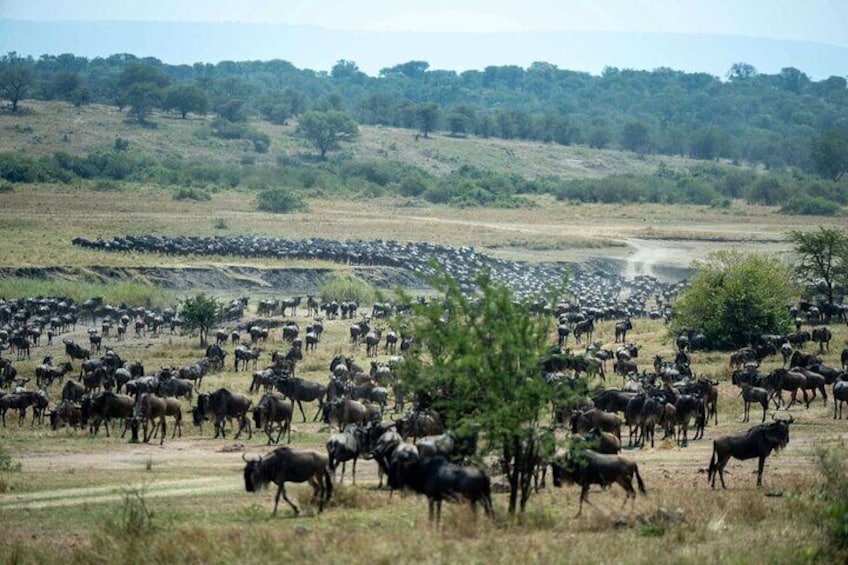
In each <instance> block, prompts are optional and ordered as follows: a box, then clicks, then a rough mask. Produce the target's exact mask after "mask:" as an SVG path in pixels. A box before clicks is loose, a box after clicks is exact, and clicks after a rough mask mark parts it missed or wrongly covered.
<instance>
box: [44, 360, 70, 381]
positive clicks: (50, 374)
mask: <svg viewBox="0 0 848 565" xmlns="http://www.w3.org/2000/svg"><path fill="white" fill-rule="evenodd" d="M73 370H74V367H73V365H71V363H70V361H66V362H65V363H61V364H60V365H59V366H58V367H52V366H50V365H47V364H41V365H39V366H37V367H36V368H35V383H36V386H39V387H40V386H42V385H44V386H50V385H52V384H53V381H55V380H56V379H60V380H61V379H62V377H64V376H65V375H67V374H68V373H70V372H71V371H73Z"/></svg>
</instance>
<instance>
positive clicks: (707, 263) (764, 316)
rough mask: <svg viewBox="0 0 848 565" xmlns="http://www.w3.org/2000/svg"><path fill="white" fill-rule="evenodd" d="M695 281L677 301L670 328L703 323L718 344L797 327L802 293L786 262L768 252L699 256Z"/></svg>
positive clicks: (744, 341) (737, 342)
mask: <svg viewBox="0 0 848 565" xmlns="http://www.w3.org/2000/svg"><path fill="white" fill-rule="evenodd" d="M693 267H694V268H695V269H696V270H697V272H696V274H695V276H694V277H693V278H692V282H691V285H690V286H689V288H688V289H686V290H685V291H684V292H683V293H682V294H681V295H680V296H679V297H678V298H677V300H676V301H675V303H674V317H673V318H672V322H671V325H670V332H671V333H672V334H673V335H679V334H680V333H681V332H683V331H686V330H691V329H697V330H700V331H701V332H703V333H704V335H705V336H706V337H707V340H708V341H709V343H710V344H711V345H712V346H713V347H714V348H716V349H735V348H738V347H743V346H745V345H748V344H749V343H750V341H751V339H752V337H753V336H756V335H760V334H784V333H787V332H789V331H790V330H791V328H792V319H791V316H790V314H789V305H790V304H791V303H792V302H793V301H794V299H795V298H796V289H795V287H794V284H793V283H792V276H791V273H790V271H789V269H787V268H786V267H784V266H783V265H782V264H781V263H779V262H777V261H776V260H774V259H771V258H768V257H765V256H763V255H759V254H755V253H750V254H743V253H739V252H736V251H717V252H714V253H711V254H710V255H709V256H708V257H707V258H706V259H705V260H703V261H696V262H695V263H694V264H693Z"/></svg>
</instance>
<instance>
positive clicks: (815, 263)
mask: <svg viewBox="0 0 848 565" xmlns="http://www.w3.org/2000/svg"><path fill="white" fill-rule="evenodd" d="M789 241H791V242H792V244H793V245H794V250H795V253H796V254H798V256H799V258H800V262H799V263H798V265H797V267H796V269H795V270H796V272H797V273H798V275H799V276H800V277H801V280H802V281H804V283H806V284H808V285H809V286H814V287H819V286H820V285H822V286H824V294H825V295H826V296H827V301H828V303H830V304H832V303H833V297H834V289H835V288H836V287H838V286H843V287H845V286H848V233H846V232H844V231H841V230H838V229H834V228H825V227H819V229H817V230H815V231H809V232H802V231H792V232H790V233H789Z"/></svg>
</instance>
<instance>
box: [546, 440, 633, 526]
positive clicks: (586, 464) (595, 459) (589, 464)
mask: <svg viewBox="0 0 848 565" xmlns="http://www.w3.org/2000/svg"><path fill="white" fill-rule="evenodd" d="M551 468H552V469H553V477H554V486H555V487H561V486H562V482H563V479H564V480H566V481H567V482H570V483H574V484H576V485H579V486H580V507H579V508H578V510H577V516H580V513H581V512H583V503H584V502H587V503H589V504H591V502H589V499H588V495H589V486H590V485H593V484H595V485H601V486H602V487H606V486H609V485H611V484H613V483H618V484H619V485H621V487H622V488H623V489H624V491H625V492H626V495H625V497H624V504H627V500H628V499H629V498H633V500H634V502H635V500H636V491H635V490H634V489H633V475H636V482H637V484H638V485H639V491H640V492H641V493H642V494H645V483H644V482H642V477H641V476H640V475H639V467H638V466H637V465H636V462H635V461H632V460H630V459H628V458H626V457H622V456H621V455H607V454H602V453H597V452H595V451H592V450H590V449H586V450H577V451H575V452H574V453H573V454H568V455H566V456H565V457H559V458H556V459H555V460H554V462H553V463H552V464H551ZM624 504H622V506H623V505H624Z"/></svg>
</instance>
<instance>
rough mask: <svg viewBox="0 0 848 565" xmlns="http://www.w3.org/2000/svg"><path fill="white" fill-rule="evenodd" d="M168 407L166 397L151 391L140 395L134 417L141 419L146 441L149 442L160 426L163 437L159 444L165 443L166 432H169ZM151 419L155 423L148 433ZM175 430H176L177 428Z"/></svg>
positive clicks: (143, 436)
mask: <svg viewBox="0 0 848 565" xmlns="http://www.w3.org/2000/svg"><path fill="white" fill-rule="evenodd" d="M167 409H168V405H167V403H166V402H165V399H164V398H160V397H158V396H156V395H155V394H153V393H150V392H145V393H143V394H139V395H138V397H137V400H136V403H135V413H134V416H133V417H134V418H135V419H136V420H140V421H141V424H142V426H143V430H144V432H143V434H142V438H143V440H144V443H147V442H149V441H150V438H151V437H153V432H154V430H158V429H159V428H162V437H161V438H160V439H159V445H162V444H163V443H165V434H166V433H167V428H166V425H165V414H166V412H167ZM151 421H153V422H154V425H153V427H151V428H150V433H148V431H147V426H148V424H149V423H150V422H151ZM174 431H175V432H176V430H174ZM172 439H173V438H172Z"/></svg>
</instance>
